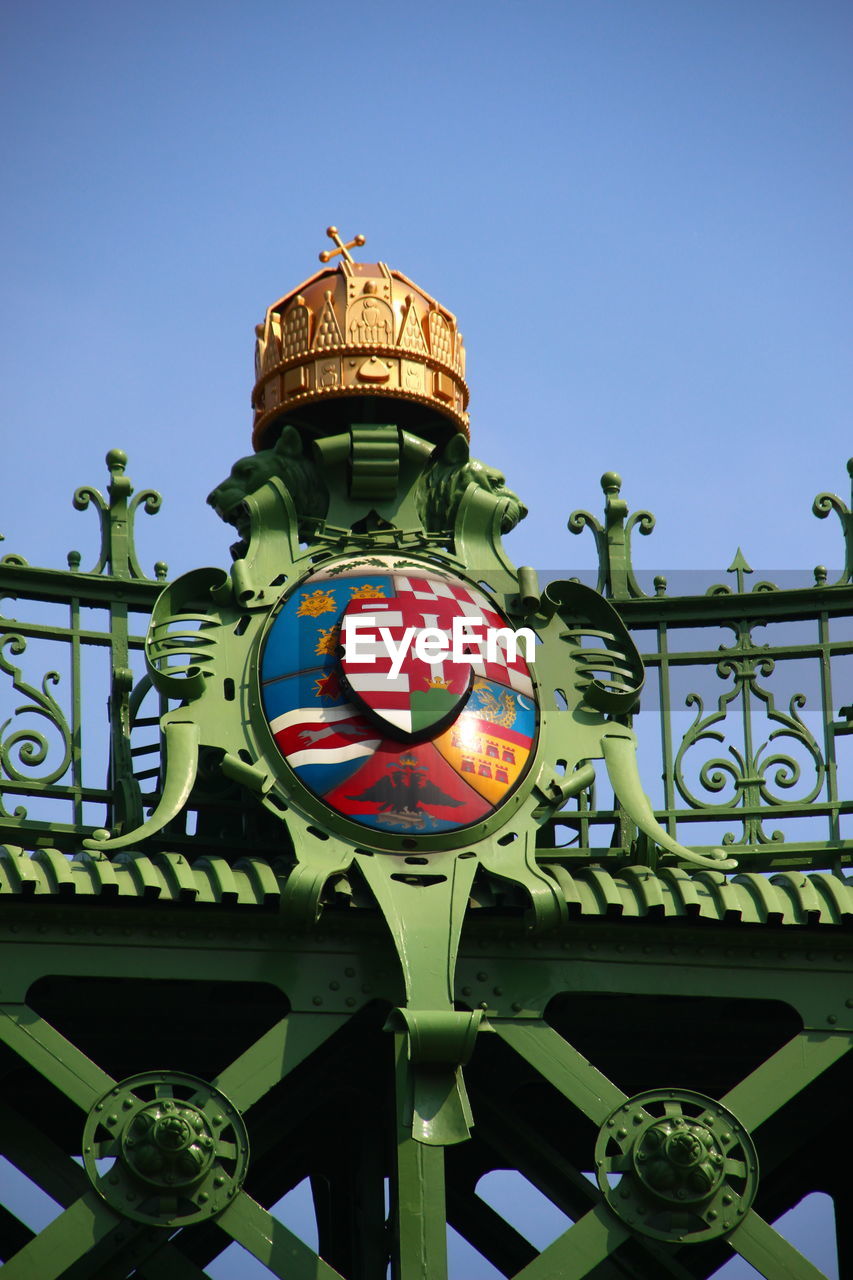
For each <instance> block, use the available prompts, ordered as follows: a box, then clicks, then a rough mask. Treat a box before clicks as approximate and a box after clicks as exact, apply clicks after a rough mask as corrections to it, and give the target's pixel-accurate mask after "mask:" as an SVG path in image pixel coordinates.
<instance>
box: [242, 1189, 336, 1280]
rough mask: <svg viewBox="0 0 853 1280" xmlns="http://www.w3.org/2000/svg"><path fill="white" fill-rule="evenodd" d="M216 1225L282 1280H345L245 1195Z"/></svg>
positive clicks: (244, 1193)
mask: <svg viewBox="0 0 853 1280" xmlns="http://www.w3.org/2000/svg"><path fill="white" fill-rule="evenodd" d="M216 1221H217V1224H218V1225H219V1226H220V1227H221V1228H222V1230H223V1231H227V1232H228V1234H229V1235H230V1236H231V1238H232V1239H233V1240H236V1241H237V1243H238V1244H241V1245H242V1246H243V1248H244V1249H246V1250H247V1251H248V1252H249V1253H251V1254H252V1255H253V1256H254V1257H255V1258H257V1259H258V1261H259V1262H262V1263H263V1264H264V1266H265V1267H267V1268H268V1269H269V1270H270V1271H271V1272H272V1273H273V1275H275V1276H278V1277H279V1280H343V1277H342V1276H341V1274H340V1272H338V1271H335V1270H334V1268H333V1267H330V1266H329V1265H328V1263H326V1262H324V1261H323V1259H322V1258H318V1257H317V1255H316V1253H314V1251H313V1249H309V1248H308V1246H307V1245H306V1244H303V1242H302V1241H301V1240H300V1239H299V1237H298V1236H295V1235H294V1234H293V1232H292V1231H290V1230H288V1228H287V1227H286V1226H284V1224H283V1223H281V1222H279V1221H278V1219H277V1218H274V1217H273V1216H272V1215H271V1214H269V1213H267V1211H266V1209H264V1208H262V1207H261V1205H259V1204H258V1203H257V1201H255V1200H253V1199H252V1197H251V1196H250V1195H247V1194H246V1192H245V1191H241V1192H240V1193H239V1194H238V1195H237V1196H236V1197H235V1199H234V1202H233V1204H230V1205H229V1206H228V1208H227V1209H225V1210H224V1212H223V1213H221V1214H220V1215H219V1217H218V1218H217V1219H216Z"/></svg>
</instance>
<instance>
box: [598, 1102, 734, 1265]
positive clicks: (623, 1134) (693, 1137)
mask: <svg viewBox="0 0 853 1280" xmlns="http://www.w3.org/2000/svg"><path fill="white" fill-rule="evenodd" d="M595 1170H596V1177H597V1178H598V1185H599V1186H600V1187H601V1190H602V1192H603V1194H604V1198H605V1199H606V1201H607V1203H608V1204H609V1205H610V1208H611V1209H612V1210H613V1212H614V1213H615V1214H617V1216H618V1217H620V1218H621V1219H622V1221H623V1222H626V1223H628V1225H629V1226H631V1227H632V1228H633V1229H634V1230H635V1231H637V1232H639V1233H640V1234H641V1235H647V1236H652V1237H653V1238H654V1239H656V1240H677V1241H679V1242H684V1243H690V1242H694V1241H699V1240H711V1239H713V1238H714V1237H715V1236H722V1235H725V1233H726V1232H727V1231H731V1230H733V1229H734V1228H735V1227H736V1226H737V1225H738V1223H739V1222H741V1220H742V1219H743V1217H744V1215H745V1214H746V1212H747V1210H748V1209H749V1207H750V1205H751V1204H752V1201H753V1199H754V1198H755V1192H756V1189H757V1187H758V1157H757V1155H756V1152H755V1147H754V1145H753V1142H752V1139H751V1137H750V1136H749V1133H748V1132H747V1130H746V1129H745V1128H744V1127H743V1125H742V1124H741V1123H740V1121H739V1120H737V1119H736V1118H735V1117H734V1116H733V1115H732V1113H731V1112H730V1111H727V1110H726V1108H725V1107H722V1106H721V1105H720V1104H719V1102H715V1101H714V1099H713V1098H706V1097H705V1096H704V1095H703V1094H701V1093H693V1092H692V1091H690V1090H689V1089H651V1090H649V1091H648V1092H646V1093H639V1094H637V1096H636V1097H634V1098H629V1100H628V1101H627V1102H625V1103H623V1105H622V1106H621V1107H618V1108H617V1109H616V1110H615V1111H614V1112H613V1113H612V1114H611V1115H610V1116H608V1118H607V1120H606V1121H605V1122H604V1124H603V1125H602V1127H601V1130H600V1132H599V1135H598V1140H597V1142H596V1144H595Z"/></svg>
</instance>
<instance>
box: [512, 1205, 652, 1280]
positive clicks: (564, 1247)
mask: <svg viewBox="0 0 853 1280" xmlns="http://www.w3.org/2000/svg"><path fill="white" fill-rule="evenodd" d="M630 1238H631V1232H630V1231H629V1229H628V1228H627V1227H626V1226H624V1224H623V1223H621V1222H620V1221H619V1220H618V1218H615V1217H614V1216H613V1214H612V1213H611V1212H610V1210H609V1209H608V1208H607V1207H606V1205H596V1207H595V1208H594V1209H590V1211H589V1213H587V1214H585V1215H584V1216H583V1217H582V1218H581V1220H580V1222H576V1223H575V1225H574V1226H573V1227H570V1228H569V1230H568V1231H566V1232H564V1233H563V1235H561V1236H559V1237H558V1238H557V1239H556V1240H555V1241H554V1242H553V1244H549V1245H548V1248H547V1249H543V1250H542V1252H541V1253H540V1254H539V1256H538V1258H535V1259H534V1261H533V1262H531V1263H530V1264H529V1265H528V1266H526V1267H525V1268H524V1270H523V1271H520V1272H519V1273H518V1275H517V1276H516V1278H515V1280H583V1277H584V1276H588V1275H589V1274H590V1272H591V1271H592V1269H593V1268H594V1267H597V1266H598V1265H599V1263H601V1262H603V1261H604V1260H605V1258H608V1257H609V1256H610V1254H612V1253H613V1251H614V1250H615V1249H618V1247H619V1245H620V1244H622V1243H624V1241H625V1240H628V1239H630Z"/></svg>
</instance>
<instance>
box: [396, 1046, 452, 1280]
mask: <svg viewBox="0 0 853 1280" xmlns="http://www.w3.org/2000/svg"><path fill="white" fill-rule="evenodd" d="M394 1053H395V1073H394V1078H395V1095H396V1096H395V1101H396V1109H397V1142H396V1149H395V1169H394V1179H393V1181H392V1185H391V1218H392V1223H393V1232H394V1238H393V1249H392V1255H391V1275H392V1277H393V1280H447V1226H446V1221H447V1217H446V1212H445V1190H444V1148H443V1147H428V1146H425V1145H424V1143H422V1142H415V1141H414V1139H413V1138H412V1129H411V1114H412V1103H411V1093H410V1091H411V1088H412V1082H411V1072H410V1070H409V1062H408V1046H407V1037H406V1036H405V1035H402V1034H399V1033H398V1034H396V1035H395V1036H394Z"/></svg>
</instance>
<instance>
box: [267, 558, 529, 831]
mask: <svg viewBox="0 0 853 1280" xmlns="http://www.w3.org/2000/svg"><path fill="white" fill-rule="evenodd" d="M514 640H515V637H514V635H513V633H512V632H511V629H510V627H509V624H508V623H507V621H506V619H505V618H503V617H502V616H501V615H500V614H499V613H498V612H497V611H496V610H495V607H494V605H492V604H491V603H490V601H489V600H487V598H486V597H485V595H484V594H483V593H482V592H481V591H479V590H478V589H477V588H476V587H474V586H473V585H471V584H469V583H467V582H464V581H463V580H462V579H460V578H459V577H457V576H456V575H453V574H451V573H449V572H446V571H443V570H440V569H438V568H437V567H435V566H433V565H428V564H425V563H424V564H420V563H418V562H416V561H413V560H409V559H408V558H407V559H406V560H405V561H401V560H400V559H399V558H395V557H392V556H371V557H370V558H369V560H366V559H364V558H358V559H355V560H346V561H338V562H336V563H333V564H329V565H324V566H323V568H322V569H321V570H319V571H317V572H316V573H314V574H313V575H312V576H311V577H309V578H308V579H306V580H305V581H303V582H302V583H301V585H300V586H298V587H297V588H296V589H295V590H294V591H293V592H292V593H291V594H289V595H288V596H286V597H285V598H284V600H283V601H282V603H281V605H280V607H279V609H278V611H277V612H276V613H275V614H274V616H273V619H272V622H271V625H270V628H269V630H268V632H267V636H266V640H265V642H264V644H263V649H262V654H261V663H260V668H261V669H260V679H261V697H262V702H263V708H264V713H265V715H266V718H267V721H268V723H269V726H270V730H271V732H272V734H273V737H274V738H275V741H276V743H277V745H278V748H279V750H280V751H281V753H282V755H283V757H284V759H285V760H286V761H287V763H288V765H289V766H290V768H291V769H292V770H293V772H294V773H295V774H296V776H297V777H298V778H299V780H300V782H301V783H302V784H303V785H304V786H305V787H307V788H308V790H309V791H311V792H312V793H313V794H314V795H316V796H318V797H320V798H321V799H323V800H324V801H325V803H326V804H328V805H330V806H331V808H332V809H334V810H335V811H336V812H338V813H340V814H342V815H344V816H345V817H347V818H349V819H351V820H352V821H355V822H357V823H359V824H361V825H363V826H366V827H371V828H373V829H378V830H383V831H388V832H395V831H396V832H409V833H412V834H418V833H421V834H432V833H437V832H441V831H453V830H457V829H459V828H463V827H466V826H469V825H471V824H473V823H477V822H482V821H483V820H484V819H485V818H487V817H488V816H489V815H490V814H492V813H493V812H494V811H495V810H496V809H498V808H499V807H500V806H501V804H503V803H504V801H505V800H506V799H508V797H509V796H510V795H511V794H512V792H513V791H514V790H515V788H516V787H517V785H518V783H519V782H520V781H521V779H522V778H523V777H524V774H525V773H526V771H527V767H528V765H529V763H530V760H531V759H532V755H533V751H534V748H535V744H536V733H537V704H536V694H535V691H534V684H533V680H532V679H531V673H530V668H529V667H528V664H527V661H526V660H525V656H523V654H522V652H521V649H522V648H523V642H522V644H521V645H520V646H518V647H516V646H515V643H514Z"/></svg>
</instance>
